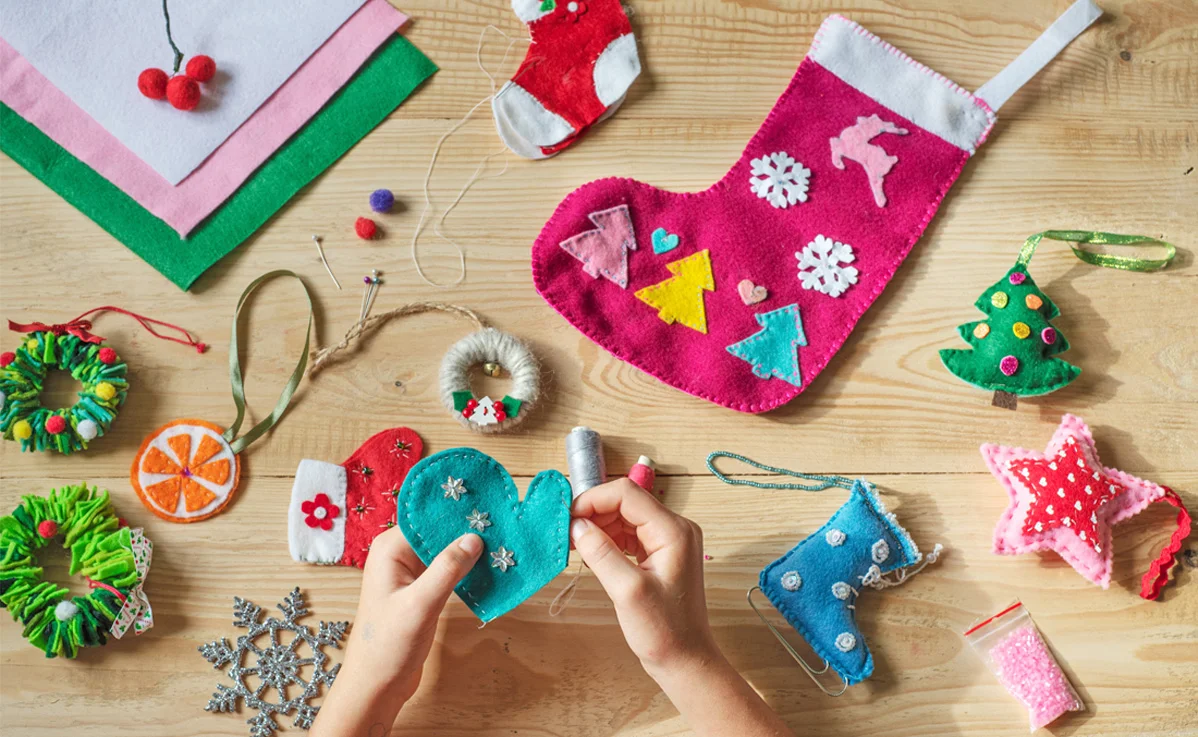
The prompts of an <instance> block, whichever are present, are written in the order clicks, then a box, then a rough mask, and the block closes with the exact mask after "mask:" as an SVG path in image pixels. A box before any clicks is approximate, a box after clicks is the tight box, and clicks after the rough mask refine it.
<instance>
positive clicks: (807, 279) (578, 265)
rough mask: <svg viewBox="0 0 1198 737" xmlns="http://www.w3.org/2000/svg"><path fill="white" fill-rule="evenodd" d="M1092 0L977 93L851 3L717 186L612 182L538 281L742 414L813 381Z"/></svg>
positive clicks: (566, 207)
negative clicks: (884, 36)
mask: <svg viewBox="0 0 1198 737" xmlns="http://www.w3.org/2000/svg"><path fill="white" fill-rule="evenodd" d="M1101 12H1102V11H1101V10H1099V9H1098V8H1097V7H1096V6H1095V5H1094V4H1093V2H1092V1H1091V0H1078V2H1076V3H1075V4H1074V5H1073V6H1072V7H1071V8H1070V9H1069V10H1068V11H1066V12H1065V14H1064V15H1062V16H1061V17H1060V18H1059V19H1058V20H1057V21H1056V22H1055V23H1054V24H1053V26H1052V27H1051V28H1050V29H1049V30H1048V31H1046V32H1045V33H1044V35H1042V36H1041V37H1040V38H1039V39H1038V40H1037V41H1036V42H1035V43H1033V44H1032V46H1031V47H1029V48H1028V50H1027V51H1025V52H1024V53H1023V54H1021V55H1020V56H1019V58H1018V59H1016V60H1015V62H1013V63H1012V64H1011V65H1010V66H1008V67H1007V68H1006V69H1004V70H1003V71H1002V72H1001V73H1000V74H999V75H998V76H997V77H995V78H994V79H993V80H991V81H990V82H988V83H987V84H986V85H985V86H983V87H982V88H981V89H980V90H978V92H977V94H976V95H975V94H970V93H969V92H967V91H966V90H964V89H962V88H961V87H959V86H957V85H956V84H954V83H952V82H951V81H949V80H948V79H947V78H945V77H943V76H941V75H940V74H937V73H936V72H934V71H932V70H931V69H928V68H927V67H925V66H923V65H922V64H919V63H918V62H916V61H914V60H913V59H911V58H910V57H908V56H906V55H905V54H903V53H902V52H901V51H899V50H898V49H896V48H894V47H893V46H891V45H889V44H887V43H886V42H884V41H882V40H881V39H879V38H878V37H876V36H874V35H873V34H871V33H869V32H868V31H866V30H865V29H864V28H862V27H861V26H859V25H857V24H856V23H853V22H852V21H849V20H847V19H845V18H842V17H840V16H832V17H830V18H828V19H827V20H826V21H824V23H823V25H822V26H820V29H819V31H818V33H816V36H815V40H814V42H813V43H812V45H811V51H810V52H809V53H808V55H807V58H806V59H804V60H803V62H802V63H801V64H800V65H799V69H798V71H797V72H796V73H795V76H794V79H793V80H791V83H790V86H789V87H788V88H787V89H786V91H785V92H784V93H783V94H782V97H781V98H780V99H779V100H778V102H777V104H776V105H775V106H774V109H773V111H771V112H770V114H769V116H768V117H767V118H766V120H765V123H763V124H762V126H761V129H760V130H758V131H757V134H756V135H755V136H753V139H752V140H751V141H749V144H748V146H746V148H745V151H744V153H743V154H742V155H741V158H740V160H739V161H738V162H737V163H736V164H735V165H734V166H733V167H732V169H731V170H730V171H729V172H728V174H727V175H725V176H724V178H723V179H721V180H720V181H719V182H717V183H716V184H714V185H712V186H711V187H710V188H709V189H708V190H706V191H705V192H700V193H695V194H675V193H672V192H666V191H663V190H660V189H657V188H655V187H652V186H650V185H647V184H642V183H641V182H637V181H634V180H631V179H616V178H613V179H601V180H599V181H596V182H591V183H590V184H587V185H585V186H583V187H581V188H579V189H578V190H576V191H575V192H574V193H573V194H571V195H570V196H569V197H567V198H566V199H565V200H564V201H563V202H562V203H561V205H559V206H558V208H557V211H556V212H555V213H554V215H553V217H552V218H551V219H550V220H549V222H548V223H547V224H546V225H545V228H544V229H543V230H542V231H541V235H540V237H539V238H538V239H537V241H536V244H535V245H534V246H533V251H532V265H533V278H534V280H535V282H536V286H537V290H538V291H539V292H540V293H541V296H543V297H544V298H545V300H546V301H547V302H549V304H550V305H552V306H553V307H554V308H555V309H556V310H557V311H558V312H560V313H561V314H562V315H564V316H565V317H566V319H568V320H569V321H570V322H571V323H573V324H574V326H575V327H577V328H578V329H579V330H581V331H582V332H583V333H585V334H586V335H587V336H588V337H590V338H591V339H592V340H594V341H595V342H597V343H598V344H600V345H601V346H603V347H604V348H606V349H607V350H608V351H610V352H611V353H612V354H613V355H615V356H616V357H618V358H621V359H623V360H625V361H628V362H629V363H631V364H633V365H635V366H637V367H638V368H640V369H642V370H644V371H646V372H648V373H650V374H652V375H654V376H656V377H657V378H659V379H661V380H662V381H664V382H666V383H667V384H670V385H671V386H674V387H677V388H678V389H681V390H683V391H685V392H689V393H690V394H694V395H695V396H699V397H703V398H704V399H708V400H710V401H712V402H716V403H718V404H722V405H724V406H726V407H731V408H732V409H736V410H740V411H742V412H764V411H766V410H769V409H773V408H775V407H778V406H779V405H782V404H785V403H786V402H788V401H790V400H791V399H793V398H794V397H796V396H797V395H798V394H800V393H801V392H802V391H803V390H804V389H806V387H807V386H808V385H810V383H811V381H812V380H813V379H814V378H815V377H816V376H817V375H818V374H819V372H820V371H821V370H823V368H824V366H825V365H827V363H828V361H829V360H830V359H831V358H832V356H833V355H835V353H836V351H837V350H838V349H839V348H840V346H841V345H842V344H843V343H844V341H845V338H847V337H848V335H849V333H850V332H851V331H852V329H853V327H854V326H855V325H856V324H857V321H858V320H859V319H860V318H861V315H862V314H864V312H865V311H866V309H868V308H869V306H870V305H871V304H873V302H874V300H875V299H877V297H878V295H879V294H881V292H882V290H883V289H884V288H885V287H886V284H887V283H888V282H889V281H890V278H891V277H892V276H893V275H894V272H895V270H896V269H898V267H899V264H901V263H902V261H903V259H904V258H905V257H906V256H907V253H908V252H909V251H910V250H911V247H912V246H914V245H915V242H916V241H917V240H919V237H920V235H922V234H923V231H924V228H926V227H927V224H928V221H929V220H931V218H932V216H933V215H934V214H935V213H936V208H937V207H938V206H939V205H940V201H941V200H942V199H943V198H944V195H945V193H946V192H948V189H949V187H951V186H952V184H953V182H954V181H956V179H957V175H958V174H959V173H960V171H961V168H962V167H963V166H964V165H965V162H966V161H968V160H969V157H970V156H971V155H972V154H973V152H974V151H975V150H976V148H977V147H978V146H979V145H980V144H981V143H982V141H984V140H985V139H986V135H987V134H988V133H989V132H990V128H991V126H992V125H993V124H994V111H995V110H997V109H998V107H999V106H1000V105H1001V104H1002V103H1003V102H1005V101H1006V99H1007V98H1009V97H1010V96H1011V95H1012V94H1013V93H1014V92H1015V91H1016V90H1017V89H1019V87H1020V86H1022V85H1023V84H1024V83H1025V82H1026V81H1027V80H1028V79H1030V78H1031V77H1032V76H1033V75H1034V74H1035V73H1036V72H1037V71H1038V70H1039V69H1041V68H1042V67H1043V66H1044V65H1045V64H1047V63H1048V61H1049V60H1050V59H1052V57H1053V56H1055V55H1056V54H1057V53H1059V52H1060V51H1061V49H1063V48H1064V47H1065V45H1066V44H1068V43H1069V41H1070V40H1072V39H1073V38H1074V37H1075V36H1077V35H1078V34H1079V33H1081V32H1082V31H1083V30H1085V28H1086V27H1088V26H1089V25H1090V24H1091V23H1093V22H1094V20H1095V19H1097V18H1098V16H1099V15H1101Z"/></svg>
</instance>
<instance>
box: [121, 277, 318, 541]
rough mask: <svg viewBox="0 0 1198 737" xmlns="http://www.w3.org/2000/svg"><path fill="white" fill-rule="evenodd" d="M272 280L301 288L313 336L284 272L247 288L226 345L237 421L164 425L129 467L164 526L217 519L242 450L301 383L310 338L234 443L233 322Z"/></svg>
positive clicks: (236, 368)
mask: <svg viewBox="0 0 1198 737" xmlns="http://www.w3.org/2000/svg"><path fill="white" fill-rule="evenodd" d="M276 276H291V277H293V278H295V279H296V280H298V281H299V282H300V286H303V287H304V294H305V296H307V298H308V329H307V331H306V335H307V336H311V333H312V321H313V317H312V296H311V294H310V293H308V287H307V285H305V284H304V282H303V280H301V279H300V278H299V277H298V276H297V275H296V274H294V273H293V272H290V271H286V270H279V271H272V272H269V273H266V274H263V275H262V276H260V277H258V278H257V279H255V280H254V281H252V282H250V285H249V286H248V287H246V288H245V291H244V292H242V294H241V298H240V299H239V300H238V301H237V309H236V310H235V311H234V313H233V329H232V335H231V338H230V341H229V380H230V383H231V384H232V388H233V402H234V404H235V405H236V407H237V417H236V419H235V420H234V421H233V424H232V425H231V426H230V427H229V429H228V430H224V429H222V428H221V427H220V426H218V425H215V424H213V423H211V422H206V421H204V420H195V419H183V420H174V421H173V422H168V423H166V424H165V425H163V426H162V427H160V428H158V429H157V430H155V431H154V432H152V433H150V435H149V436H148V437H146V439H145V440H144V441H143V442H142V444H141V448H140V449H139V450H138V451H137V456H136V457H134V459H133V465H132V467H131V468H130V469H129V482H130V483H131V484H132V485H133V490H134V491H136V492H137V496H138V498H140V499H141V501H142V504H145V505H146V507H148V508H149V509H150V511H151V512H153V513H154V514H156V515H158V516H159V517H161V518H162V519H164V520H166V521H168V522H181V523H186V522H199V521H200V520H205V519H208V518H209V517H212V516H213V515H216V514H219V513H220V512H221V511H223V510H224V508H225V507H227V506H228V505H229V502H231V501H232V500H233V495H234V494H235V493H236V492H237V486H238V483H239V482H240V481H241V460H240V458H239V457H238V456H239V455H240V453H241V452H242V451H244V450H245V448H246V447H247V446H248V445H249V444H250V443H252V442H254V441H255V440H257V439H258V438H259V437H261V436H262V435H263V434H264V433H265V432H266V431H268V430H270V429H271V428H272V427H274V426H275V424H277V423H278V421H279V420H280V419H281V418H282V416H283V413H284V412H285V411H286V410H287V406H288V405H289V404H290V402H291V395H292V394H294V393H295V389H296V387H297V386H299V382H300V379H302V378H303V375H304V369H305V368H306V367H307V364H308V348H309V343H308V340H309V339H310V337H309V338H306V339H305V341H304V349H303V352H302V354H301V355H300V359H299V362H298V363H297V364H296V367H295V369H294V371H292V374H291V377H290V379H289V380H288V381H287V385H286V386H285V387H283V393H282V394H281V395H280V396H279V401H278V402H276V404H275V408H274V411H273V412H271V414H270V416H269V417H267V418H265V419H263V420H262V421H261V422H259V423H258V424H257V425H254V426H253V427H252V428H250V429H249V430H248V431H247V432H246V433H245V434H244V435H242V436H241V437H237V433H238V431H239V430H240V429H241V423H242V421H243V420H244V419H245V408H246V403H245V388H244V383H243V380H242V376H241V361H240V358H239V354H240V350H239V346H238V340H237V321H238V317H239V316H240V314H241V308H242V306H243V305H244V304H245V301H246V299H247V298H248V297H249V295H250V293H251V292H253V291H254V289H255V288H257V287H258V285H260V284H262V283H263V282H265V281H267V280H269V279H272V278H274V277H276Z"/></svg>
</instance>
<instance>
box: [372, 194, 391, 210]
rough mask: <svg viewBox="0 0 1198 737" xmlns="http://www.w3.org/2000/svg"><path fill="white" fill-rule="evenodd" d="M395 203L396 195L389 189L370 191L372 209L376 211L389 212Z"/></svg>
mask: <svg viewBox="0 0 1198 737" xmlns="http://www.w3.org/2000/svg"><path fill="white" fill-rule="evenodd" d="M394 205H395V195H394V194H392V193H391V190H389V189H376V190H375V191H373V192H371V193H370V209H371V210H374V211H375V212H388V211H390V210H391V208H392V206H394Z"/></svg>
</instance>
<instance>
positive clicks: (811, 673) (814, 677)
mask: <svg viewBox="0 0 1198 737" xmlns="http://www.w3.org/2000/svg"><path fill="white" fill-rule="evenodd" d="M754 591H761V587H760V586H754V587H753V588H751V589H749V591H748V593H747V594H745V598H746V599H748V601H749V606H750V607H752V608H753V611H754V612H756V614H757V616H758V617H760V618H761V621H762V623H764V624H765V626H766V627H769V628H770V632H773V633H774V637H776V638H778V642H780V643H782V647H784V648H786V652H788V653H790V657H792V658H794V659H795V662H796V663H798V664H799V665H800V666H801V667H802V668H803V670H804V671H806V672H807V675H808V677H810V678H811V681H812V683H814V684H815V685H816V687H817V688H819V690H820V691H823V692H824V693H825V694H827V695H828V696H840V695H841V694H843V693H844V692H845V691H847V690H848V688H849V682H848V681H847V680H845V678H844V676H840V683H841V686H840V690H839V691H829V690H828V688H827V686H825V685H824V684H823V683H821V682H820V679H819V678H818V676H822V675H823V674H825V673H827V672H828V669H829V668H831V667H832V666H831V664H830V663H829V662H828V661H826V660H825V661H824V667H823V668H820V669H818V670H817V669H815V668H812V667H811V666H810V665H808V664H807V661H806V660H803V656H802V655H799V653H798V652H797V651H796V650H795V649H794V646H793V645H791V644H790V643H789V642H788V641H787V640H786V638H785V637H783V636H782V633H781V632H779V631H778V628H777V627H775V626H774V625H773V624H772V623H770V621H769V620H768V619H766V618H765V615H764V614H762V613H761V610H760V609H758V608H757V605H756V604H754V603H753V592H754Z"/></svg>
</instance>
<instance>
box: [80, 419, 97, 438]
mask: <svg viewBox="0 0 1198 737" xmlns="http://www.w3.org/2000/svg"><path fill="white" fill-rule="evenodd" d="M75 432H77V433H79V437H81V438H83V439H84V440H95V439H96V436H97V435H99V434H100V426H99V425H97V424H96V423H95V422H94V421H92V420H83V421H81V422H80V423H79V424H78V425H76V426H75Z"/></svg>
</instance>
